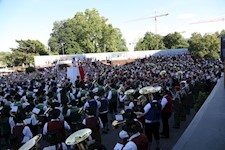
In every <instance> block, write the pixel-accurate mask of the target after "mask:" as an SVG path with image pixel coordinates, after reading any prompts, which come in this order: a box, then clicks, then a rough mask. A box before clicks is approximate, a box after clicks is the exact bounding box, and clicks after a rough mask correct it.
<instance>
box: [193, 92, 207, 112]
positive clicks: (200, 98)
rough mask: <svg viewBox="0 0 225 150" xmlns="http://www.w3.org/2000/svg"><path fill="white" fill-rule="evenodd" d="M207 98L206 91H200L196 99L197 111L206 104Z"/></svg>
mask: <svg viewBox="0 0 225 150" xmlns="http://www.w3.org/2000/svg"><path fill="white" fill-rule="evenodd" d="M206 98H207V94H206V93H205V92H201V91H200V92H199V94H198V98H197V100H196V103H195V106H194V107H195V111H196V112H197V111H198V110H199V109H200V108H201V106H202V105H203V104H204V102H205V100H206Z"/></svg>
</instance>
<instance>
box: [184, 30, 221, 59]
mask: <svg viewBox="0 0 225 150" xmlns="http://www.w3.org/2000/svg"><path fill="white" fill-rule="evenodd" d="M222 34H223V33H222ZM188 43H189V48H188V49H189V51H190V52H192V53H193V54H194V55H196V56H197V57H199V58H216V59H218V58H219V51H220V39H219V37H218V34H217V33H214V34H205V35H203V36H202V35H201V34H200V33H193V34H192V36H191V38H190V39H189V40H188Z"/></svg>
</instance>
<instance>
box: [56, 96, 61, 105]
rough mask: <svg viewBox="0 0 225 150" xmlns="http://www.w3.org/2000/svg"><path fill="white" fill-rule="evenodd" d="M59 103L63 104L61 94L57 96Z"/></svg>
mask: <svg viewBox="0 0 225 150" xmlns="http://www.w3.org/2000/svg"><path fill="white" fill-rule="evenodd" d="M57 99H58V102H59V103H61V94H57Z"/></svg>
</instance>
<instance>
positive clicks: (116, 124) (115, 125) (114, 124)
mask: <svg viewBox="0 0 225 150" xmlns="http://www.w3.org/2000/svg"><path fill="white" fill-rule="evenodd" d="M124 123H126V120H123V121H117V120H114V121H113V122H112V126H113V128H114V129H116V128H117V127H118V126H119V125H123V124H124Z"/></svg>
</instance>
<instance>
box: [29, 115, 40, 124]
mask: <svg viewBox="0 0 225 150" xmlns="http://www.w3.org/2000/svg"><path fill="white" fill-rule="evenodd" d="M30 118H31V124H32V125H33V126H35V125H37V124H38V122H39V121H38V120H37V118H36V116H35V114H32V115H31V117H30Z"/></svg>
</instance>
